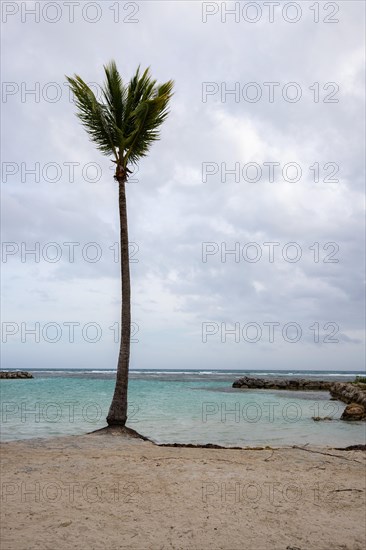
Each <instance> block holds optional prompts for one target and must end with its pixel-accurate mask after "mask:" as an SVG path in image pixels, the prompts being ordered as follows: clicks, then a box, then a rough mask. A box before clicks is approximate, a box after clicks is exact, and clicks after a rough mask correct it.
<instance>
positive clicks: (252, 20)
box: [1, 0, 365, 370]
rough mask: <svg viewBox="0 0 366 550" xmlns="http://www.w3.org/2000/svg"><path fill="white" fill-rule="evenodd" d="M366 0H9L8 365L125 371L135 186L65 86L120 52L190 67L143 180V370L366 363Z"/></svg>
mask: <svg viewBox="0 0 366 550" xmlns="http://www.w3.org/2000/svg"><path fill="white" fill-rule="evenodd" d="M277 4H278V5H277ZM364 9H365V5H364V3H363V2H361V1H338V2H315V3H314V2H307V1H301V2H291V3H289V2H277V3H268V2H267V3H263V2H236V3H234V2H203V3H201V2H199V1H184V0H182V1H169V2H168V1H155V0H151V1H141V2H116V1H113V2H112V1H111V2H109V1H104V2H99V3H97V2H83V1H79V2H2V27H3V37H2V80H3V85H2V104H1V107H2V109H1V110H2V115H3V116H2V119H3V122H2V138H3V139H2V142H3V145H2V193H1V194H2V240H3V244H2V263H1V268H2V269H1V271H2V296H3V304H2V341H3V351H2V368H8V369H14V368H23V369H26V368H35V367H39V368H62V367H72V368H93V369H112V368H115V365H116V359H117V352H118V343H117V342H115V336H116V335H117V333H118V321H119V310H120V294H119V288H120V287H119V264H118V257H117V256H116V253H117V251H118V245H117V244H116V243H117V241H118V223H119V222H118V203H117V186H116V183H115V182H114V180H113V177H112V174H113V172H112V163H111V162H110V160H109V159H108V158H106V157H103V156H102V155H101V154H100V153H99V152H98V151H97V150H96V149H95V147H94V145H93V144H91V143H90V142H89V141H88V137H87V134H86V133H85V131H84V129H83V128H82V127H81V126H80V125H79V123H78V121H77V119H76V117H75V108H74V105H73V103H72V98H70V96H69V93H68V90H67V87H66V86H65V82H66V78H65V75H72V74H74V73H78V74H80V75H81V76H82V77H83V78H84V79H85V80H86V81H87V82H89V83H90V84H91V85H93V86H94V85H95V84H94V83H101V82H102V81H103V64H104V63H106V62H108V61H109V60H111V59H115V60H116V62H117V64H118V67H119V69H120V72H121V73H122V75H123V76H124V78H125V80H126V81H128V80H129V78H130V77H131V75H132V74H133V72H134V71H135V69H136V67H137V65H138V64H141V66H142V67H146V66H150V67H151V70H152V73H153V75H154V77H155V78H157V79H158V81H160V82H164V81H166V80H168V79H170V78H173V79H174V80H175V95H174V99H173V101H172V105H171V114H170V117H169V119H168V120H167V122H166V123H165V125H164V127H163V130H162V139H161V141H160V142H159V143H156V144H155V145H154V146H153V147H152V149H151V152H150V155H149V157H148V158H146V159H144V160H143V161H142V162H141V163H140V165H139V166H138V169H137V170H136V172H135V173H134V174H133V176H132V178H131V179H132V181H131V182H130V183H129V184H128V186H127V193H128V210H129V232H130V233H129V237H130V241H131V272H132V317H133V323H134V325H133V332H134V336H133V339H134V341H133V343H132V353H131V367H132V368H144V369H147V368H155V369H160V368H175V369H188V368H196V369H208V370H210V369H221V368H223V369H230V370H231V369H264V370H269V369H291V370H296V369H319V370H322V369H325V370H328V369H339V370H359V369H362V368H363V362H364V351H365V347H364V331H363V328H364V317H363V307H364V260H365V257H364V251H365V248H364V244H365V243H364V222H363V219H364V146H365V143H364V131H363V120H364V115H365V113H364V87H363V81H364V68H363V67H364V49H363V43H364V32H365V29H364ZM230 10H231V13H230ZM233 10H234V11H233ZM31 250H33V251H35V252H34V253H33V254H32V253H31V252H29V251H31ZM230 251H231V253H230ZM32 331H33V332H32Z"/></svg>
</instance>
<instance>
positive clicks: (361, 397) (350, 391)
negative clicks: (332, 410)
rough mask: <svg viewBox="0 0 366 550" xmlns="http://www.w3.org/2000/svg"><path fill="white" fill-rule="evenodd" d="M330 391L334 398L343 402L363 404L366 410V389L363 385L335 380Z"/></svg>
mask: <svg viewBox="0 0 366 550" xmlns="http://www.w3.org/2000/svg"><path fill="white" fill-rule="evenodd" d="M329 391H330V395H331V396H332V397H333V398H335V399H338V400H339V401H343V403H354V404H357V405H362V406H363V407H364V409H365V410H366V389H365V388H364V387H363V385H358V384H349V383H344V382H334V383H333V384H332V385H331V387H330V390H329ZM342 418H343V417H342Z"/></svg>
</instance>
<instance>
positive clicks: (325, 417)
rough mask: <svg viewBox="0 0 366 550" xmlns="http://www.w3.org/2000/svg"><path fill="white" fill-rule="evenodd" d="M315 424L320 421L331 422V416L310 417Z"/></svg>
mask: <svg viewBox="0 0 366 550" xmlns="http://www.w3.org/2000/svg"><path fill="white" fill-rule="evenodd" d="M311 418H312V419H313V420H314V421H315V422H319V421H320V420H333V418H332V417H331V416H312V417H311Z"/></svg>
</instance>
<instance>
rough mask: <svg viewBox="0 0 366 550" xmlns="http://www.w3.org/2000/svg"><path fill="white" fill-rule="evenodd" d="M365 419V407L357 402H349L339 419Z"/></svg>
mask: <svg viewBox="0 0 366 550" xmlns="http://www.w3.org/2000/svg"><path fill="white" fill-rule="evenodd" d="M364 419H366V409H365V407H364V406H363V405H359V404H358V403H350V404H349V405H347V407H346V408H345V409H344V411H343V413H342V416H341V420H364Z"/></svg>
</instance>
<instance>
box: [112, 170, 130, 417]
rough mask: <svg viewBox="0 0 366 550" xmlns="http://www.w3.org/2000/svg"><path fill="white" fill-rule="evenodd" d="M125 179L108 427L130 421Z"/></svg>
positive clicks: (121, 181)
mask: <svg viewBox="0 0 366 550" xmlns="http://www.w3.org/2000/svg"><path fill="white" fill-rule="evenodd" d="M125 181H126V179H125V178H118V184H119V217H120V239H121V257H120V261H121V283H122V311H121V341H120V350H119V356H118V365H117V378H116V386H115V389H114V395H113V399H112V403H111V406H110V408H109V412H108V416H107V423H108V425H109V426H124V425H125V424H126V420H127V388H128V366H129V362H130V338H131V285H130V263H129V253H128V225H127V206H126V192H125Z"/></svg>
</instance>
